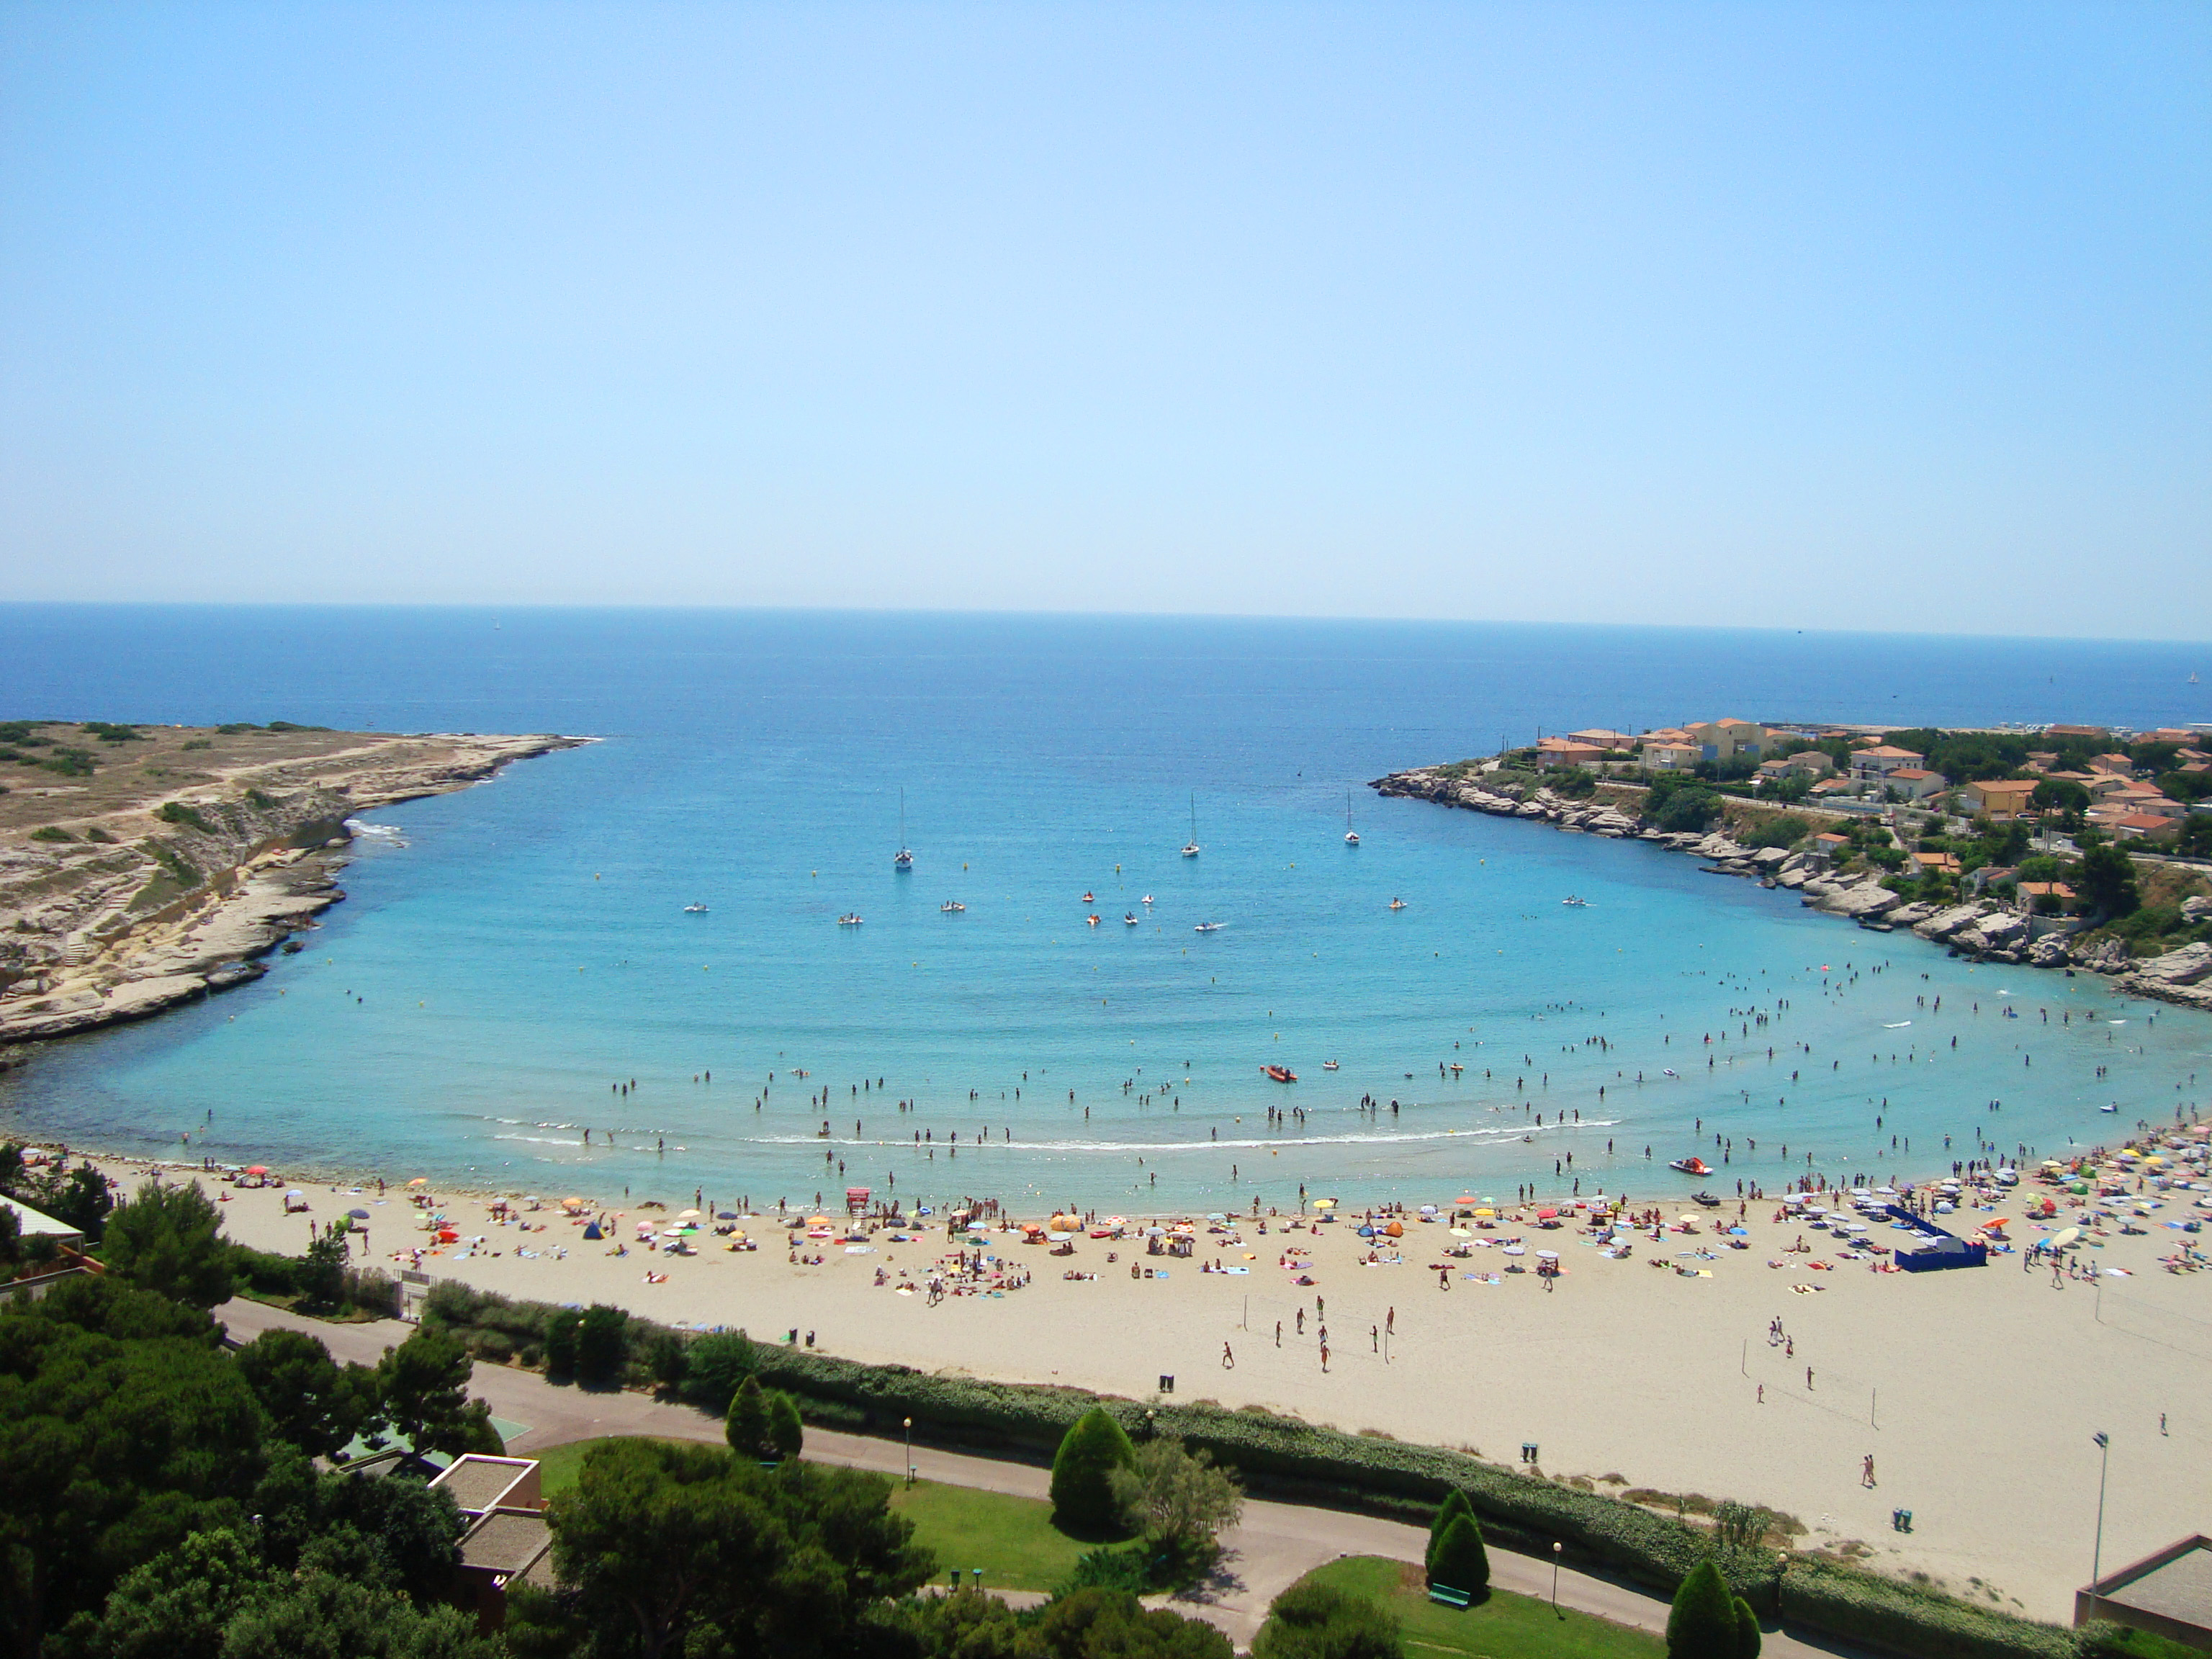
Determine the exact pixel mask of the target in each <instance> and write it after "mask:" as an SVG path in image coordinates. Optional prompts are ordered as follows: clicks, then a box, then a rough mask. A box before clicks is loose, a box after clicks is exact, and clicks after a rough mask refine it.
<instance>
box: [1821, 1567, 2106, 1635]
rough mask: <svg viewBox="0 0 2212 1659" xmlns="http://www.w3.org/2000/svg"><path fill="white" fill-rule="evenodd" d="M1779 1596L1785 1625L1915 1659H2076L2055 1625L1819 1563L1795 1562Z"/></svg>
mask: <svg viewBox="0 0 2212 1659" xmlns="http://www.w3.org/2000/svg"><path fill="white" fill-rule="evenodd" d="M1779 1589H1780V1595H1779V1604H1778V1608H1777V1611H1778V1613H1780V1614H1781V1616H1782V1617H1783V1618H1784V1619H1785V1620H1790V1621H1792V1622H1793V1623H1801V1624H1807V1625H1811V1626H1814V1628H1815V1629H1818V1630H1824V1631H1831V1632H1834V1633H1835V1634H1837V1635H1838V1636H1844V1637H1849V1638H1852V1639H1854V1640H1856V1641H1857V1642H1859V1643H1861V1644H1864V1645H1868V1646H1874V1647H1884V1648H1891V1649H1893V1650H1896V1651H1898V1652H1899V1653H1909V1654H1911V1655H1913V1656H1915V1659H2074V1653H2075V1644H2074V1638H2073V1636H2072V1634H2071V1632H2067V1631H2063V1630H2061V1629H2059V1628H2058V1627H2057V1626H2056V1625H2041V1624H2037V1623H2035V1622H2034V1621H2033V1620H2027V1619H2015V1618H2014V1617H2013V1616H2012V1615H2011V1614H2009V1613H2001V1612H1999V1611H1998V1610H1996V1608H1994V1607H1979V1606H1977V1605H1976V1604H1974V1603H1973V1602H1971V1601H1961V1600H1960V1599H1959V1598H1958V1597H1956V1596H1953V1595H1944V1594H1942V1592H1941V1591H1939V1590H1934V1589H1921V1588H1919V1587H1918V1586H1917V1585H1913V1584H1907V1583H1901V1582H1899V1580H1897V1579H1894V1578H1883V1577H1877V1576H1876V1575H1875V1574H1873V1573H1870V1572H1859V1571H1855V1570H1853V1569H1851V1568H1850V1567H1844V1566H1838V1565H1832V1564H1831V1563H1828V1562H1825V1561H1802V1560H1801V1561H1793V1562H1792V1563H1791V1564H1790V1571H1788V1572H1787V1573H1785V1574H1784V1575H1783V1577H1782V1581H1781V1584H1780V1586H1779Z"/></svg>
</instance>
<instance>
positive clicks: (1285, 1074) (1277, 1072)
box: [1260, 1066, 1298, 1083]
mask: <svg viewBox="0 0 2212 1659" xmlns="http://www.w3.org/2000/svg"><path fill="white" fill-rule="evenodd" d="M1260 1070H1261V1073H1262V1074H1263V1075H1264V1076H1266V1077H1267V1078H1268V1079H1270V1080H1272V1081H1273V1082H1276V1083H1296V1082H1297V1080H1298V1074H1297V1073H1296V1072H1294V1071H1292V1070H1291V1068H1290V1067H1289V1066H1261V1068H1260Z"/></svg>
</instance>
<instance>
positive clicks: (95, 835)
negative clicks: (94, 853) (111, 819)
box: [84, 823, 115, 847]
mask: <svg viewBox="0 0 2212 1659" xmlns="http://www.w3.org/2000/svg"><path fill="white" fill-rule="evenodd" d="M84 838H85V839H86V840H87V841H96V842H99V843H100V845H101V846H103V847H112V846H114V845H115V837H114V836H111V835H109V834H108V833H107V831H106V830H105V829H101V828H100V826H99V825H98V824H96V823H95V824H94V825H93V826H92V827H91V828H90V829H87V830H86V831H85V832H84Z"/></svg>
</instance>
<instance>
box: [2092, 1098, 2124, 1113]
mask: <svg viewBox="0 0 2212 1659" xmlns="http://www.w3.org/2000/svg"><path fill="white" fill-rule="evenodd" d="M2097 1109H2098V1110H2099V1111H2100V1112H2117V1111H2118V1110H2119V1109H2120V1103H2119V1102H2118V1101H2117V1100H2116V1101H2114V1102H2113V1103H2112V1104H2111V1105H2109V1106H2100V1107H2099V1108H2097Z"/></svg>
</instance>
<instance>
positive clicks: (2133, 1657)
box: [2074, 1619, 2202, 1659]
mask: <svg viewBox="0 0 2212 1659" xmlns="http://www.w3.org/2000/svg"><path fill="white" fill-rule="evenodd" d="M2074 1634H2075V1641H2076V1643H2077V1644H2079V1646H2080V1650H2081V1659H2202V1653H2201V1650H2198V1649H2197V1648H2191V1647H2185V1646H2183V1645H2182V1644H2180V1643H2179V1642H2175V1641H2172V1640H2169V1639H2168V1638H2166V1637H2163V1636H2158V1635H2154V1634H2153V1633H2152V1632H2149V1631H2147V1630H2136V1629H2133V1628H2131V1627H2130V1626H2126V1625H2116V1624H2113V1623H2112V1621H2111V1620H2105V1619H2098V1620H2092V1621H2091V1622H2090V1623H2088V1624H2087V1625H2084V1626H2082V1627H2081V1629H2080V1630H2078V1631H2076V1632H2075V1633H2074Z"/></svg>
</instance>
